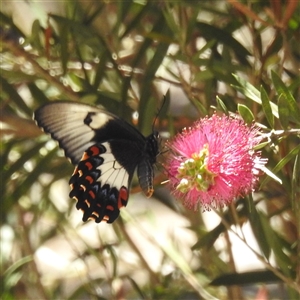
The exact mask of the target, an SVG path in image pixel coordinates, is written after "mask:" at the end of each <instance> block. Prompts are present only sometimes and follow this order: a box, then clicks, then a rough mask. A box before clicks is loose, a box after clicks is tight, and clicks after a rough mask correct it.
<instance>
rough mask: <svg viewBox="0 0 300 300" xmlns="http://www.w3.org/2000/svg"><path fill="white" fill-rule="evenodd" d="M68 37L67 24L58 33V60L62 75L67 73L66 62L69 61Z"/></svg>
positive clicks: (68, 27) (68, 29)
mask: <svg viewBox="0 0 300 300" xmlns="http://www.w3.org/2000/svg"><path fill="white" fill-rule="evenodd" d="M69 37H70V26H69V24H64V25H63V26H62V29H61V31H60V53H61V55H60V59H61V65H62V69H63V75H65V74H66V73H67V72H68V68H67V65H68V60H69V44H70V41H69Z"/></svg>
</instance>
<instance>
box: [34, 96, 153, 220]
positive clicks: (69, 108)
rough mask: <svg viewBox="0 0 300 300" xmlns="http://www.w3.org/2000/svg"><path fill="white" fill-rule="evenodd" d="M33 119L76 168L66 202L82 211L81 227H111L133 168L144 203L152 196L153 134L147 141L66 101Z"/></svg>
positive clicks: (114, 119)
mask: <svg viewBox="0 0 300 300" xmlns="http://www.w3.org/2000/svg"><path fill="white" fill-rule="evenodd" d="M34 119H35V120H36V122H37V124H38V125H39V126H40V127H41V128H43V130H44V131H45V132H46V133H50V134H51V136H52V138H53V139H55V140H57V141H58V143H59V146H60V147H61V148H62V149H63V150H64V151H65V155H66V156H67V157H68V158H70V159H71V161H72V163H73V164H75V165H77V166H76V167H75V170H74V172H73V175H72V177H71V179H70V187H71V192H70V197H71V198H75V199H76V200H77V204H76V208H77V209H81V210H82V211H83V221H87V220H88V219H94V220H95V221H96V222H97V223H98V222H101V221H106V222H108V223H112V222H113V221H114V220H115V219H116V218H117V217H118V216H119V213H120V208H121V207H123V206H126V204H127V201H128V197H129V185H130V182H131V180H132V177H133V173H134V171H135V169H136V168H137V167H138V177H139V182H140V185H141V187H142V189H143V191H144V192H145V194H146V195H147V196H148V197H149V196H151V195H152V193H153V176H154V175H153V164H154V163H155V161H156V156H157V154H158V143H157V134H156V133H155V134H154V133H153V134H151V135H150V136H148V137H147V138H146V137H144V136H143V135H142V134H141V133H140V132H139V131H138V130H137V129H136V128H134V127H133V126H132V125H130V124H129V123H127V122H125V121H124V120H122V119H120V118H118V117H116V116H114V115H113V114H110V113H108V112H106V111H105V110H102V109H100V108H97V107H93V106H90V105H86V104H80V103H74V102H67V101H56V102H52V103H48V104H46V105H44V106H42V107H40V108H39V109H38V110H37V111H36V112H35V115H34Z"/></svg>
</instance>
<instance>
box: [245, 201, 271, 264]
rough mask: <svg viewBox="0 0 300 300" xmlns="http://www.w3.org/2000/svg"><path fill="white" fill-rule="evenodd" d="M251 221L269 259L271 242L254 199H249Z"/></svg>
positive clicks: (257, 238) (256, 236) (253, 229)
mask: <svg viewBox="0 0 300 300" xmlns="http://www.w3.org/2000/svg"><path fill="white" fill-rule="evenodd" d="M248 204H249V206H250V207H249V208H248V209H249V214H248V215H249V222H250V225H251V228H252V231H253V234H254V236H255V238H256V241H257V243H258V245H259V247H260V249H261V251H262V253H263V254H264V256H265V257H266V258H267V259H269V257H270V254H271V248H270V245H269V243H268V242H267V238H266V235H265V232H264V230H263V226H262V223H261V220H260V217H259V214H258V212H257V209H256V207H255V206H254V203H253V199H252V198H251V199H249V201H248Z"/></svg>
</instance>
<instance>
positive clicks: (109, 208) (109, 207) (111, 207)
mask: <svg viewBox="0 0 300 300" xmlns="http://www.w3.org/2000/svg"><path fill="white" fill-rule="evenodd" d="M106 209H108V210H111V211H114V207H113V206H111V205H107V206H106Z"/></svg>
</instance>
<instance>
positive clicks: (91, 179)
mask: <svg viewBox="0 0 300 300" xmlns="http://www.w3.org/2000/svg"><path fill="white" fill-rule="evenodd" d="M85 179H86V180H87V181H88V182H89V183H90V184H92V183H93V182H94V179H93V177H92V176H89V175H88V176H86V177H85Z"/></svg>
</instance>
